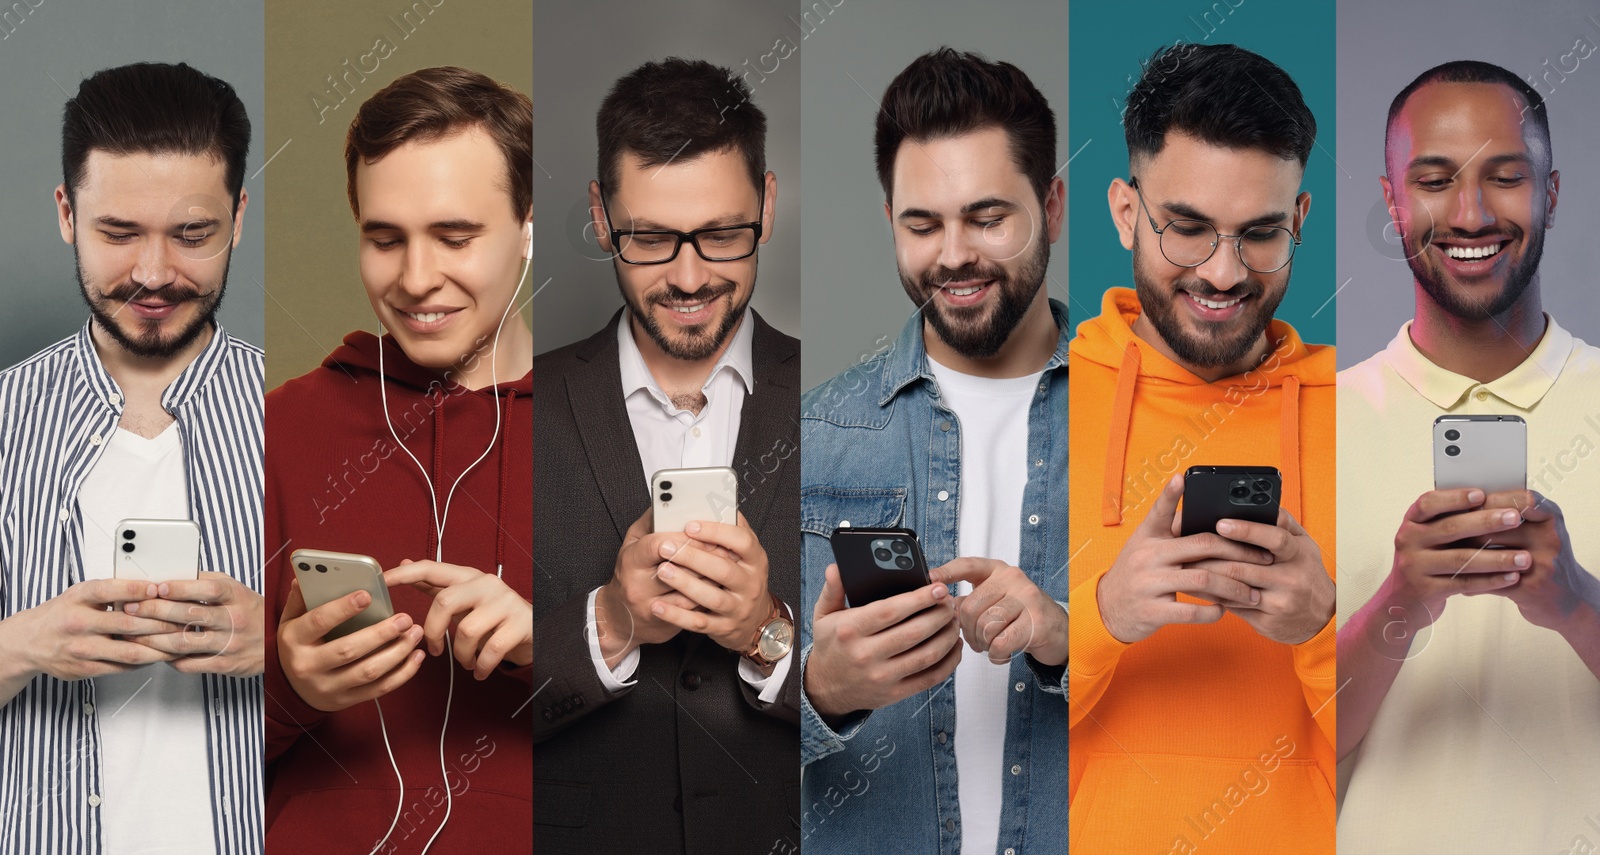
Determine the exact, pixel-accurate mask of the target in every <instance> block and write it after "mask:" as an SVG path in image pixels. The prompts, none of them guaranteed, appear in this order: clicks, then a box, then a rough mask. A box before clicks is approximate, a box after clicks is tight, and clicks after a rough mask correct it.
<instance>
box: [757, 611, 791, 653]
mask: <svg viewBox="0 0 1600 855" xmlns="http://www.w3.org/2000/svg"><path fill="white" fill-rule="evenodd" d="M792 646H794V626H793V625H792V624H790V623H789V622H788V621H786V620H774V621H770V622H768V623H767V625H766V626H764V627H762V628H761V640H760V642H758V643H757V649H758V650H760V651H761V657H762V658H763V659H766V660H767V661H769V662H770V661H773V660H776V659H782V658H783V657H785V656H787V655H789V648H790V647H792Z"/></svg>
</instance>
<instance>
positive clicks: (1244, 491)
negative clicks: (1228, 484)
mask: <svg viewBox="0 0 1600 855" xmlns="http://www.w3.org/2000/svg"><path fill="white" fill-rule="evenodd" d="M1228 494H1229V495H1231V496H1233V497H1234V498H1235V499H1242V498H1244V497H1245V496H1248V495H1250V488H1249V487H1242V486H1241V487H1234V488H1233V489H1232V490H1229V491H1228Z"/></svg>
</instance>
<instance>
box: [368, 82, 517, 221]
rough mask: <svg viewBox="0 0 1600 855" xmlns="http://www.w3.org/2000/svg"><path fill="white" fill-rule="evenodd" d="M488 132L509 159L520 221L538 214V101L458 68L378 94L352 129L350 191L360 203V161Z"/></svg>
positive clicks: (513, 199) (513, 198) (509, 177)
mask: <svg viewBox="0 0 1600 855" xmlns="http://www.w3.org/2000/svg"><path fill="white" fill-rule="evenodd" d="M475 127H478V128H483V130H484V131H485V132H486V133H488V135H489V138H490V139H492V140H494V143H495V145H497V146H499V148H500V153H501V154H502V155H504V156H505V161H506V178H507V185H506V190H507V192H509V193H510V194H511V207H512V212H513V213H514V214H515V215H516V217H517V219H518V220H522V219H526V218H527V217H528V216H530V215H531V213H532V211H533V101H532V100H530V99H529V98H528V96H526V95H524V94H522V93H521V92H518V91H516V90H515V89H512V88H511V87H509V86H505V85H503V84H501V83H499V82H497V81H495V80H493V79H491V78H489V77H486V76H484V75H482V74H479V73H478V72H476V71H468V70H467V69H465V68H457V67H455V66H441V67H439V68H424V69H422V70H421V71H413V72H412V73H410V74H407V75H406V76H404V77H401V78H399V79H398V80H395V81H394V82H393V83H390V84H389V85H388V86H385V87H383V88H382V89H380V90H378V92H377V93H376V94H374V95H373V96H372V97H371V98H368V99H367V101H366V103H364V104H362V105H361V109H360V110H358V111H356V118H355V120H354V121H352V122H351V123H350V133H349V134H347V135H346V136H345V141H344V166H345V179H346V181H345V189H346V192H347V193H348V194H349V196H350V210H351V212H352V213H354V214H355V215H356V216H357V217H359V216H361V206H360V205H359V204H358V203H357V201H356V163H357V162H358V160H359V161H363V162H366V163H369V164H371V163H376V162H377V161H378V160H381V159H382V158H383V156H384V155H386V154H388V153H389V152H391V151H394V150H395V149H396V148H399V147H400V146H401V145H403V144H405V143H408V142H412V141H420V142H430V141H433V140H437V139H440V138H442V137H446V136H449V135H451V134H454V133H457V132H460V131H464V130H468V129H470V128H475Z"/></svg>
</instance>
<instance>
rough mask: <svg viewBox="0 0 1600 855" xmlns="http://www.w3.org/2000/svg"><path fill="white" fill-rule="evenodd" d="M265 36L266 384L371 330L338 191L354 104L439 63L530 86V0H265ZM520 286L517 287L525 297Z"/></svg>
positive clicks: (353, 240)
mask: <svg viewBox="0 0 1600 855" xmlns="http://www.w3.org/2000/svg"><path fill="white" fill-rule="evenodd" d="M266 37H267V125H266V128H267V131H266V137H267V142H266V151H265V153H264V154H263V157H264V158H265V157H270V158H272V160H271V161H270V163H268V165H267V168H266V171H265V172H264V173H263V177H264V178H265V179H266V181H267V184H268V186H269V187H270V188H271V194H272V196H273V197H274V198H273V206H272V210H271V212H270V214H269V216H268V217H267V222H266V240H267V262H266V276H267V283H266V284H267V288H266V291H267V296H266V346H267V388H268V389H272V388H275V387H277V386H278V385H280V384H282V383H283V381H285V380H288V379H289V378H291V377H296V376H299V375H301V374H304V373H306V372H307V371H310V370H311V369H313V368H315V367H316V366H317V365H318V364H320V363H321V362H322V359H323V357H325V356H327V354H328V353H329V352H330V351H332V350H333V349H334V348H336V347H338V346H339V342H340V341H341V340H342V339H343V338H344V336H345V334H346V333H349V332H350V331H352V330H355V329H365V330H369V331H373V332H376V331H377V329H378V321H377V319H376V318H375V317H374V316H373V314H372V307H371V305H370V304H369V303H368V302H367V298H366V294H365V293H364V292H363V291H362V288H361V278H360V275H359V270H358V267H357V263H356V247H357V239H358V235H357V233H356V226H355V219H354V218H353V217H352V216H351V214H350V204H349V202H348V201H347V200H346V197H345V173H344V137H345V131H347V130H348V129H349V127H350V120H351V119H352V118H353V117H354V116H355V112H356V109H357V108H359V107H360V106H361V103H362V102H363V101H365V100H366V99H367V98H369V97H371V96H372V94H373V93H375V92H377V91H378V90H379V89H382V88H383V87H384V86H386V85H388V84H389V82H390V81H392V80H394V79H395V78H397V77H400V76H401V75H404V74H408V73H410V72H412V71H416V70H417V69H419V68H429V67H431V66H437V65H459V66H462V67H464V68H470V69H472V70H474V71H479V72H482V73H484V74H487V75H489V76H490V77H493V78H495V79H496V80H499V81H501V82H502V83H505V84H507V85H509V86H512V87H514V88H516V89H518V90H519V91H522V92H525V93H531V92H532V91H533V47H532V43H533V4H532V3H531V2H528V0H501V1H500V2H481V1H480V2H465V0H415V2H413V3H411V4H407V3H405V2H403V0H341V2H339V3H336V4H335V3H323V2H312V0H273V2H271V3H268V4H267V13H266ZM534 174H535V175H538V174H539V172H538V170H537V169H535V170H534ZM532 287H537V283H534V284H533V286H532ZM529 293H531V289H530V286H529V285H526V284H525V285H524V292H523V297H522V298H521V299H522V300H523V301H524V302H526V301H527V294H529Z"/></svg>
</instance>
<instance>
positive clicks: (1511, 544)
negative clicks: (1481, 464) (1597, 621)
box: [1473, 490, 1600, 632]
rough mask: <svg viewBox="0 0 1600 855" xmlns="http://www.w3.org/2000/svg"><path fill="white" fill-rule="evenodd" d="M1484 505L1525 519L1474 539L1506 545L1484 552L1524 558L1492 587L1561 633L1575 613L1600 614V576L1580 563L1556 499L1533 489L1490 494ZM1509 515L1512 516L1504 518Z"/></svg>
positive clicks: (1530, 616)
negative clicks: (1507, 553) (1499, 583)
mask: <svg viewBox="0 0 1600 855" xmlns="http://www.w3.org/2000/svg"><path fill="white" fill-rule="evenodd" d="M1483 507H1484V508H1485V509H1486V510H1488V511H1489V512H1490V513H1500V514H1502V515H1503V514H1506V513H1508V512H1511V511H1515V512H1516V513H1517V517H1518V520H1519V522H1518V523H1517V524H1516V525H1514V526H1511V527H1510V528H1506V529H1505V530H1503V531H1501V532H1499V533H1497V534H1493V535H1489V536H1487V537H1485V536H1479V537H1477V538H1475V539H1474V540H1473V543H1475V544H1478V543H1482V544H1488V543H1493V544H1494V545H1495V546H1499V547H1503V548H1501V549H1492V550H1491V549H1484V550H1483V551H1484V552H1510V553H1513V557H1512V559H1511V560H1512V561H1514V562H1515V561H1518V560H1521V561H1522V565H1518V566H1517V569H1516V570H1514V571H1509V573H1510V574H1511V575H1515V576H1516V577H1517V578H1515V579H1512V578H1510V575H1508V576H1506V577H1505V578H1506V579H1507V581H1506V582H1505V583H1504V584H1503V585H1496V586H1494V587H1493V588H1491V589H1490V590H1492V591H1493V592H1494V593H1497V594H1499V595H1500V596H1503V597H1505V598H1506V599H1508V600H1510V601H1512V602H1513V603H1516V604H1517V609H1518V611H1520V612H1521V613H1522V617H1523V618H1524V619H1526V620H1527V621H1528V622H1529V623H1531V624H1533V625H1535V626H1541V627H1544V628H1545V629H1551V630H1555V631H1557V632H1561V631H1562V630H1563V628H1564V627H1565V626H1566V624H1567V623H1568V622H1569V620H1571V619H1572V617H1573V616H1574V613H1575V612H1576V611H1577V610H1578V609H1580V608H1582V607H1584V606H1585V605H1587V607H1588V609H1589V610H1590V611H1595V612H1600V580H1597V579H1596V578H1595V577H1594V576H1593V575H1592V574H1590V573H1589V571H1587V570H1585V569H1584V568H1583V567H1582V566H1581V565H1579V564H1578V559H1577V558H1576V557H1575V556H1574V555H1573V554H1572V539H1571V537H1569V536H1568V535H1567V524H1566V519H1565V517H1564V516H1563V515H1562V513H1561V508H1560V507H1559V506H1557V505H1556V503H1555V502H1552V501H1550V499H1548V498H1546V497H1544V496H1543V495H1540V494H1539V493H1538V492H1536V491H1533V490H1512V491H1507V492H1501V493H1489V494H1488V495H1487V496H1485V497H1484V500H1483ZM1504 519H1509V517H1504Z"/></svg>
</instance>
